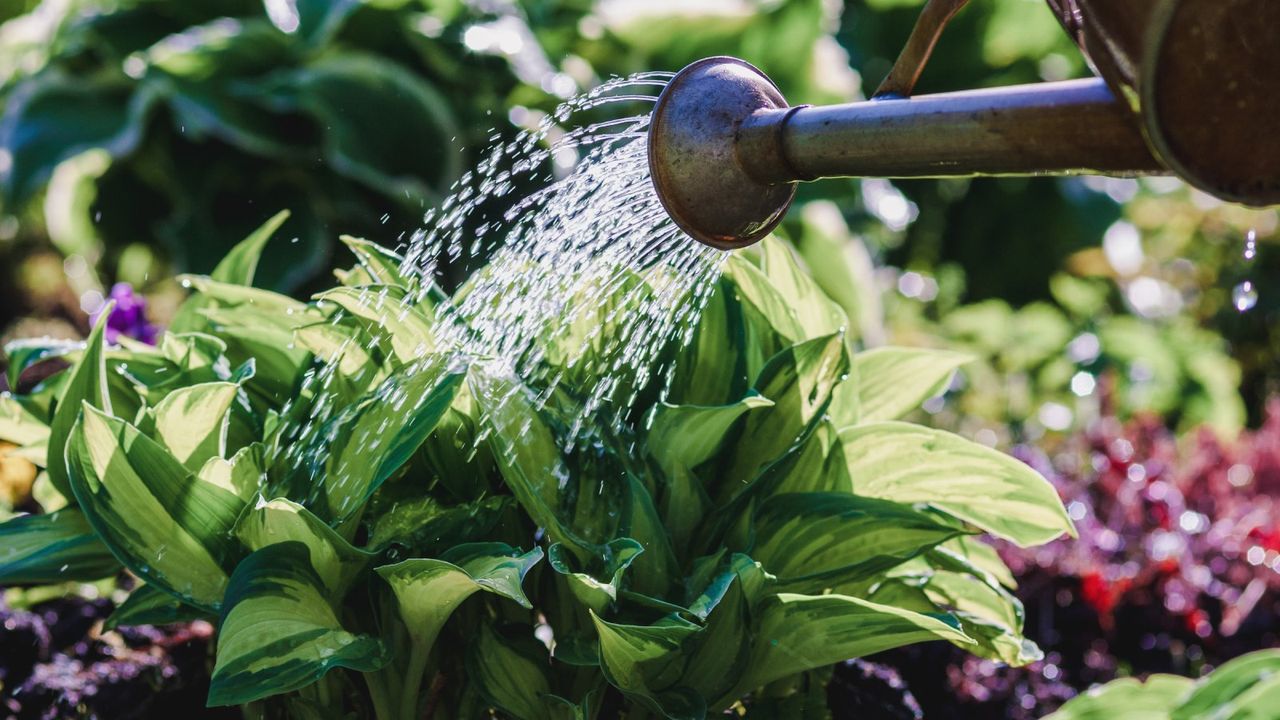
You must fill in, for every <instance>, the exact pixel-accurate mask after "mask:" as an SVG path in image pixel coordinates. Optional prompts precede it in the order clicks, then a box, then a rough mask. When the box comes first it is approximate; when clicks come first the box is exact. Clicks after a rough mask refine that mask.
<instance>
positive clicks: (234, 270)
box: [209, 210, 289, 287]
mask: <svg viewBox="0 0 1280 720" xmlns="http://www.w3.org/2000/svg"><path fill="white" fill-rule="evenodd" d="M288 219H289V211H288V210H281V211H280V212H278V213H276V214H275V215H272V216H271V217H270V218H269V219H268V220H267V221H266V222H265V223H263V224H262V226H261V227H259V228H258V229H257V230H254V231H253V232H251V233H249V236H248V237H246V238H245V239H244V240H241V241H240V242H239V243H237V244H236V246H235V247H233V248H231V251H230V252H228V253H227V254H226V256H225V257H223V258H222V260H220V261H219V262H218V265H217V267H215V268H214V269H213V272H211V273H209V277H210V278H212V279H214V280H217V281H218V282H224V283H230V284H232V285H244V286H245V287H249V286H251V285H253V278H254V276H255V275H257V274H258V260H259V259H261V258H262V250H263V248H265V247H266V246H267V241H269V240H270V239H271V236H272V235H275V234H276V231H277V230H279V229H280V226H281V225H284V222H285V220H288Z"/></svg>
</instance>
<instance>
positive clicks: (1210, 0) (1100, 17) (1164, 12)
mask: <svg viewBox="0 0 1280 720" xmlns="http://www.w3.org/2000/svg"><path fill="white" fill-rule="evenodd" d="M1047 1H1048V3H1049V5H1050V7H1051V8H1052V9H1053V11H1054V13H1055V15H1056V16H1057V17H1058V20H1059V22H1061V23H1062V26H1063V27H1064V28H1065V29H1066V30H1067V32H1068V33H1069V34H1070V35H1071V36H1072V38H1073V39H1074V40H1075V41H1076V44H1077V45H1079V46H1080V48H1081V50H1083V51H1084V53H1085V54H1086V55H1087V56H1088V57H1089V58H1090V60H1091V61H1092V63H1093V65H1094V66H1095V67H1096V68H1097V70H1098V72H1099V74H1101V75H1102V77H1103V78H1105V79H1106V81H1107V84H1108V85H1110V87H1111V89H1112V90H1113V91H1114V92H1115V94H1116V96H1117V98H1118V99H1119V100H1120V101H1121V103H1122V104H1123V105H1124V106H1125V107H1126V108H1127V109H1128V110H1129V111H1130V112H1132V113H1133V114H1134V116H1135V118H1136V119H1137V120H1138V122H1140V124H1141V128H1142V131H1143V133H1144V135H1145V137H1146V140H1147V143H1148V145H1149V146H1150V149H1151V151H1152V152H1153V154H1154V155H1155V156H1156V157H1157V158H1158V159H1159V160H1160V161H1161V163H1162V164H1164V165H1165V166H1166V167H1167V168H1168V169H1169V170H1171V171H1173V172H1174V173H1175V174H1177V175H1179V176H1180V177H1182V178H1184V179H1185V180H1187V181H1189V182H1190V183H1192V184H1193V185H1196V186H1197V187H1199V188H1201V189H1202V190H1205V191H1206V192H1209V193H1211V194H1213V195H1216V196H1218V197H1221V198H1223V199H1227V200H1232V201H1236V202H1241V203H1246V204H1250V205H1272V204H1280V2H1276V1H1275V0H1047Z"/></svg>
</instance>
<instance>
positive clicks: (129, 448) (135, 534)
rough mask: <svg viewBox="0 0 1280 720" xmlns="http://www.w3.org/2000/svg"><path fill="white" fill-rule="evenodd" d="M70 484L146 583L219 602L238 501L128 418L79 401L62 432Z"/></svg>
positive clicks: (236, 549) (233, 553)
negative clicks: (68, 429) (67, 433)
mask: <svg viewBox="0 0 1280 720" xmlns="http://www.w3.org/2000/svg"><path fill="white" fill-rule="evenodd" d="M67 456H68V460H69V461H70V462H69V470H70V480H71V488H72V490H73V491H74V492H75V496H76V499H77V500H78V501H79V502H80V507H81V508H82V509H83V510H84V512H85V515H86V517H88V519H89V522H90V524H91V525H92V526H93V528H94V530H95V531H96V532H97V533H98V535H99V536H100V537H101V538H102V540H103V541H104V542H106V544H107V545H108V547H110V548H111V551H112V553H114V554H115V555H116V557H118V558H119V559H120V560H121V562H123V563H124V564H125V565H127V566H128V567H129V569H130V570H132V571H133V572H135V573H137V574H138V575H139V576H140V577H142V578H143V579H145V580H146V581H147V582H148V583H150V584H153V585H155V586H157V587H159V588H162V589H163V590H165V591H166V592H169V593H171V594H172V595H174V596H175V597H178V598H180V599H182V600H184V601H186V602H189V603H191V604H193V605H196V606H198V607H201V608H204V609H217V608H218V607H220V606H221V604H222V599H223V592H224V590H225V589H226V586H227V580H228V568H230V567H233V566H234V563H235V561H236V559H237V556H238V555H239V553H240V545H239V543H238V542H236V540H235V538H234V535H232V529H233V528H234V527H235V523H236V519H237V517H238V516H239V515H240V511H241V509H242V508H243V507H244V504H245V503H244V501H243V500H242V499H240V498H239V497H238V496H236V495H235V494H234V493H232V492H230V491H228V490H226V489H224V488H222V487H219V486H217V485H213V484H211V483H209V482H206V481H204V480H203V479H201V478H199V477H198V476H195V475H193V474H192V473H191V471H189V470H187V469H186V468H185V467H183V465H182V463H180V462H178V460H177V459H176V458H175V457H173V455H170V454H169V452H168V451H166V450H165V449H164V448H163V447H162V446H160V445H159V444H158V443H156V442H155V441H154V440H152V439H150V438H148V437H147V436H145V435H143V434H142V433H140V432H139V431H138V429H137V428H135V427H134V426H132V425H130V424H128V423H126V422H124V421H123V420H119V419H117V418H114V417H111V416H110V415H106V414H104V413H102V412H101V411H99V410H97V409H96V408H93V407H92V406H90V405H88V404H85V406H84V413H83V415H82V417H81V419H80V420H79V421H78V422H77V423H76V427H75V429H74V430H73V431H72V433H71V437H70V439H69V440H68V452H67Z"/></svg>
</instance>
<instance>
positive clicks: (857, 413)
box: [832, 347, 973, 427]
mask: <svg viewBox="0 0 1280 720" xmlns="http://www.w3.org/2000/svg"><path fill="white" fill-rule="evenodd" d="M971 360H973V356H971V355H966V354H964V353H956V352H947V351H945V350H924V349H918V348H900V347H885V348H876V349H875V350H868V351H866V352H860V353H858V354H857V355H854V356H853V369H852V371H851V372H850V375H851V376H852V377H853V378H856V382H857V396H858V397H857V406H856V407H854V408H849V407H847V406H845V407H838V406H835V405H833V406H832V416H833V417H834V418H835V420H836V423H837V425H839V426H840V427H847V426H849V425H855V424H857V423H860V422H863V423H871V422H879V421H881V420H897V419H898V418H900V417H902V416H903V415H905V414H907V413H908V412H910V411H912V410H914V409H916V408H918V407H920V403H923V402H924V401H925V400H928V399H929V398H931V397H933V396H934V395H937V394H938V393H940V392H942V391H944V390H946V389H947V384H948V383H949V382H950V381H951V375H952V374H953V373H954V372H955V371H956V368H958V367H960V366H961V365H963V364H965V363H967V362H969V361H971Z"/></svg>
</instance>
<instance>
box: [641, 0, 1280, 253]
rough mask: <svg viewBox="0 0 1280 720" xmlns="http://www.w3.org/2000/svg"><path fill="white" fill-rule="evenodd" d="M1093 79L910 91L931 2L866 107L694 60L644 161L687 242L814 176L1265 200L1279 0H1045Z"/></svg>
mask: <svg viewBox="0 0 1280 720" xmlns="http://www.w3.org/2000/svg"><path fill="white" fill-rule="evenodd" d="M1047 1H1048V3H1049V5H1050V7H1051V8H1052V10H1053V11H1054V12H1055V14H1056V16H1057V17H1058V19H1059V20H1060V21H1061V23H1062V24H1063V26H1064V27H1065V28H1066V29H1067V31H1068V32H1069V33H1071V35H1072V37H1073V38H1074V39H1075V40H1076V41H1077V43H1078V44H1079V45H1080V47H1081V48H1082V49H1083V50H1084V51H1085V53H1086V54H1087V55H1088V56H1089V57H1090V59H1091V61H1092V62H1093V64H1094V65H1095V67H1097V68H1098V69H1099V72H1100V73H1101V75H1102V77H1101V78H1091V79H1086V80H1071V81H1065V82H1047V83H1037V84H1031V85H1019V86H1012V87H1004V88H993V89H983V90H971V91H965V92H956V93H945V94H937V95H923V96H917V97H910V95H911V90H912V89H913V87H914V85H915V80H916V78H918V77H919V75H920V72H921V70H922V69H923V67H924V64H925V62H926V61H927V60H928V57H929V54H930V52H931V51H932V48H933V44H934V43H935V42H936V40H937V38H938V35H939V34H940V33H941V31H942V28H943V27H944V26H945V25H946V23H947V21H948V20H949V19H950V18H951V17H952V16H953V15H954V14H955V12H956V11H958V10H959V9H960V8H961V7H962V6H963V5H965V3H966V2H967V0H929V2H928V3H927V4H926V6H925V9H924V11H923V12H922V14H921V17H920V20H919V21H918V22H917V25H916V28H915V30H914V31H913V33H912V36H911V38H910V40H909V41H908V42H907V45H906V47H905V48H904V50H903V52H902V54H901V55H900V56H899V58H898V61H897V63H896V64H895V65H894V68H893V70H892V71H891V72H890V73H889V76H888V77H887V78H886V79H885V81H884V83H883V84H882V85H881V87H880V89H879V90H878V91H877V93H876V95H875V96H874V97H873V98H872V99H871V100H868V101H866V102H857V103H849V104H845V105H832V106H824V107H811V106H806V105H798V106H788V105H787V103H786V100H785V99H784V98H783V97H782V94H781V93H780V92H779V91H778V89H777V87H776V86H775V85H774V84H773V82H772V81H770V80H769V78H768V77H767V76H765V75H764V73H762V72H760V71H759V70H757V69H756V68H754V67H752V66H751V65H750V64H748V63H746V62H743V61H741V60H737V59H735V58H728V57H714V58H706V59H704V60H699V61H697V62H695V63H693V64H691V65H689V66H688V67H686V68H685V69H683V70H681V71H680V72H679V73H678V74H677V75H676V76H675V78H673V79H672V80H671V82H670V83H669V84H668V85H667V87H666V88H665V89H664V90H663V92H662V95H661V97H659V99H658V103H657V105H656V106H655V108H654V111H653V117H652V123H651V125H650V129H649V167H650V170H651V171H652V176H653V182H654V186H655V188H656V190H657V193H658V197H659V198H660V199H661V201H662V203H663V206H664V207H665V208H666V209H667V212H668V213H669V214H670V215H671V217H672V218H673V219H674V220H675V222H676V223H677V224H678V225H680V227H681V228H683V229H684V230H685V231H686V232H688V233H689V234H690V235H691V236H693V237H694V238H695V239H697V240H699V241H700V242H703V243H706V244H708V245H711V246H714V247H718V248H721V249H733V248H738V247H744V246H746V245H750V244H752V243H755V242H757V241H759V240H760V239H762V238H763V237H764V236H765V235H767V234H768V233H769V232H770V231H771V230H772V229H773V228H774V227H776V226H777V224H778V223H779V222H780V221H781V220H782V217H783V215H784V214H785V213H786V211H787V208H788V207H789V206H790V204H791V200H792V199H793V198H794V196H795V183H796V182H799V181H807V180H815V179H818V178H823V177H851V176H852V177H864V176H869V177H893V178H905V177H949V176H950V177H956V176H975V175H1067V174H1099V175H1115V176H1134V175H1153V174H1170V173H1172V174H1176V175H1178V176H1180V177H1182V178H1183V179H1185V180H1187V181H1188V182H1190V183H1191V184H1193V185H1195V186H1197V187H1199V188H1200V189H1202V190H1204V191H1206V192H1208V193H1210V194H1212V195H1215V196H1217V197H1220V198H1223V199H1225V200H1229V201H1233V202H1241V203H1244V204H1249V205H1271V204H1280V1H1277V0H1123V2H1117V1H1116V0H1047Z"/></svg>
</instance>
